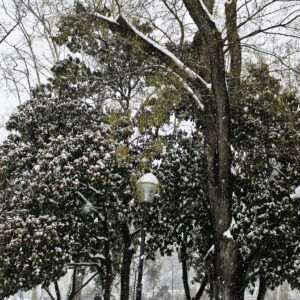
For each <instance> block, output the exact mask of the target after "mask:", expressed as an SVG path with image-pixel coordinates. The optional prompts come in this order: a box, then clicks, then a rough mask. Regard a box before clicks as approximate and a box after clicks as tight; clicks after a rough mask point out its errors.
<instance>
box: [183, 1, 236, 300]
mask: <svg viewBox="0 0 300 300" xmlns="http://www.w3.org/2000/svg"><path fill="white" fill-rule="evenodd" d="M183 2H184V4H185V6H186V8H187V9H188V11H189V13H190V15H191V17H192V18H193V20H194V22H195V23H196V25H197V26H198V28H199V30H200V31H201V32H202V33H203V36H204V39H205V41H206V44H207V47H208V48H209V49H210V52H209V61H210V69H211V82H212V97H211V99H209V101H206V102H205V103H204V104H205V117H206V119H205V123H204V126H205V139H206V146H205V155H206V160H207V167H208V172H207V174H208V197H209V201H210V204H211V215H212V228H213V237H214V245H215V258H214V270H213V276H212V278H211V282H210V287H211V298H212V299H218V300H219V299H224V300H227V299H231V300H234V299H238V288H237V279H238V278H237V273H238V269H239V266H238V253H237V247H236V244H235V242H234V241H233V239H229V238H227V237H225V236H223V233H224V232H225V231H227V230H228V229H229V227H230V224H231V219H232V215H231V205H232V199H231V197H232V192H231V174H230V167H231V152H230V138H231V135H230V129H231V114H230V103H229V97H228V91H227V87H226V76H225V64H224V54H223V41H222V37H221V33H220V32H219V31H218V29H217V27H216V24H215V23H214V22H213V20H212V18H210V16H209V15H208V14H207V13H206V11H205V8H204V7H203V6H202V3H201V2H200V1H196V0H184V1H183Z"/></svg>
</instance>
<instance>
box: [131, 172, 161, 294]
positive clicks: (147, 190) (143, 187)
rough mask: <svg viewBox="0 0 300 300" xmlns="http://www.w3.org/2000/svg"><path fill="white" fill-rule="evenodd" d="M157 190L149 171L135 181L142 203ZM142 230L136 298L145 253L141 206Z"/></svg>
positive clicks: (139, 291)
mask: <svg viewBox="0 0 300 300" xmlns="http://www.w3.org/2000/svg"><path fill="white" fill-rule="evenodd" d="M157 190H158V180H157V178H156V176H154V175H153V174H151V173H147V174H144V175H143V176H142V177H141V178H140V179H139V180H138V181H137V192H138V197H139V200H140V201H141V203H142V205H143V204H144V203H151V202H152V201H153V199H154V196H155V193H156V191H157ZM142 214H143V220H142V230H141V246H140V260H139V266H138V279H137V284H136V298H135V299H136V300H141V299H142V280H143V267H144V253H145V239H146V230H145V225H146V219H145V211H144V207H142Z"/></svg>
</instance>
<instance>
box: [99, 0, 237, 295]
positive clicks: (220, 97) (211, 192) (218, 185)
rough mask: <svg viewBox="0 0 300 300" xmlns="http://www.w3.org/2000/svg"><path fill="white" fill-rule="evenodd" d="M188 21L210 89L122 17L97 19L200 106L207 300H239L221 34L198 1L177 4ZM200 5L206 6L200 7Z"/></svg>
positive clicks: (228, 115) (229, 120) (228, 125)
mask: <svg viewBox="0 0 300 300" xmlns="http://www.w3.org/2000/svg"><path fill="white" fill-rule="evenodd" d="M183 2H184V4H185V6H186V8H187V10H188V11H189V13H190V15H191V17H192V19H193V20H194V22H195V24H196V25H197V27H198V30H199V32H200V33H201V36H203V39H204V41H205V47H207V49H208V50H209V51H207V52H208V61H209V67H210V82H211V84H212V85H211V87H210V86H209V85H208V84H207V83H206V82H205V81H204V80H203V78H202V77H201V76H200V75H199V74H196V73H195V72H193V71H192V70H189V69H188V68H187V67H186V66H184V64H182V63H181V62H180V61H178V60H176V59H174V58H173V56H172V55H170V54H168V52H167V51H166V50H164V51H163V50H162V49H161V47H156V45H155V43H154V42H151V41H149V39H147V38H144V37H143V36H142V35H141V34H138V33H137V32H136V31H135V30H133V28H132V27H130V25H129V24H128V23H127V22H126V20H125V19H124V18H122V17H119V18H118V19H117V21H116V22H115V21H110V20H107V18H101V17H100V18H98V19H97V21H99V22H100V23H104V24H105V25H106V26H108V27H109V29H110V30H111V31H113V32H118V33H120V34H122V35H123V36H125V37H127V38H128V39H129V40H132V41H133V42H134V43H137V41H138V45H139V47H141V48H142V49H143V50H144V51H147V52H148V53H150V54H152V55H155V56H156V57H157V58H158V59H160V60H161V62H162V63H165V64H166V65H168V67H169V68H170V69H171V70H173V71H174V72H175V73H177V74H178V75H179V76H181V78H184V80H185V81H186V82H188V84H189V85H190V86H192V87H193V89H194V91H196V93H197V95H198V96H199V98H200V99H201V100H202V101H203V102H204V112H203V111H201V110H200V109H199V116H200V119H201V120H202V122H203V128H204V135H205V157H206V161H207V187H208V198H209V202H210V207H211V219H212V228H213V238H214V246H215V251H214V260H213V270H212V272H210V276H209V279H210V288H211V298H212V299H218V300H220V299H224V300H227V299H231V300H235V299H240V295H241V292H240V287H239V284H238V282H239V278H238V274H239V269H240V267H239V260H238V251H237V245H236V243H235V241H234V240H233V239H231V238H228V237H226V236H224V235H223V233H224V232H225V231H227V230H228V229H229V228H230V224H231V221H232V190H231V184H232V182H231V171H230V170H231V150H230V141H231V113H230V101H229V95H228V91H227V85H226V72H225V64H224V52H223V51H224V45H223V40H222V36H221V32H220V31H219V30H218V28H217V25H216V24H215V22H214V21H213V18H212V17H211V15H210V14H209V12H208V10H207V9H206V7H204V5H203V2H202V1H198V0H183ZM206 3H212V2H210V1H206Z"/></svg>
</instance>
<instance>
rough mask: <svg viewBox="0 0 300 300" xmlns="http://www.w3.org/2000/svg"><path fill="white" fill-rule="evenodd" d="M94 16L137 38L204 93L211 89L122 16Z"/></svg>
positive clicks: (122, 32)
mask: <svg viewBox="0 0 300 300" xmlns="http://www.w3.org/2000/svg"><path fill="white" fill-rule="evenodd" d="M94 16H95V17H97V19H98V21H101V22H102V23H103V24H104V25H106V26H108V28H109V29H110V30H111V31H113V32H117V33H120V34H122V36H126V37H131V38H135V39H137V40H138V42H140V44H141V46H142V47H143V49H144V50H145V51H146V52H148V53H150V54H152V55H154V54H155V56H156V57H159V58H160V59H161V60H162V61H163V62H165V63H166V64H167V65H169V67H171V68H172V70H173V71H174V72H176V74H178V75H179V76H180V77H182V78H183V79H187V80H188V81H190V82H192V83H193V84H195V85H197V86H199V87H200V88H201V89H202V90H203V91H204V92H205V93H209V91H210V90H211V85H210V84H208V83H207V82H206V81H205V80H204V79H203V78H202V77H201V76H200V75H198V74H197V73H196V72H194V71H193V70H191V69H190V68H189V67H187V66H186V65H185V64H184V63H183V62H182V61H181V60H180V59H178V58H177V57H176V56H175V55H174V54H173V53H172V52H170V51H169V50H167V49H166V48H164V47H162V46H161V45H159V44H158V43H156V42H155V41H153V40H152V39H150V38H148V37H147V36H145V35H144V34H143V33H142V32H140V31H139V30H138V29H137V28H135V27H134V26H132V25H131V24H129V23H128V22H127V21H126V20H125V19H124V18H123V17H122V16H119V17H118V18H117V21H115V20H112V19H111V18H107V17H105V16H102V15H101V14H98V13H97V14H95V15H94Z"/></svg>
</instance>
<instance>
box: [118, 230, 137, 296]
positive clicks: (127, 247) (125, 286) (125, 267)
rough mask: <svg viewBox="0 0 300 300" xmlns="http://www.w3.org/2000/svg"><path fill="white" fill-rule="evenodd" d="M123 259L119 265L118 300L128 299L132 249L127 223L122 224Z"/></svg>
mask: <svg viewBox="0 0 300 300" xmlns="http://www.w3.org/2000/svg"><path fill="white" fill-rule="evenodd" d="M122 234H123V236H122V238H123V247H124V248H123V261H122V267H121V295H120V300H128V299H129V282H130V266H131V260H132V255H133V253H134V250H133V249H132V248H131V244H132V241H131V235H130V232H129V228H128V225H127V224H122Z"/></svg>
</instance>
